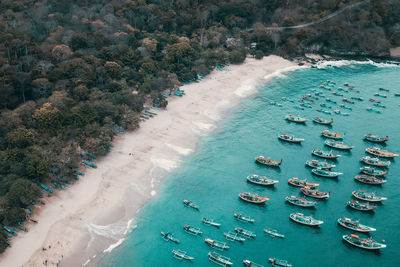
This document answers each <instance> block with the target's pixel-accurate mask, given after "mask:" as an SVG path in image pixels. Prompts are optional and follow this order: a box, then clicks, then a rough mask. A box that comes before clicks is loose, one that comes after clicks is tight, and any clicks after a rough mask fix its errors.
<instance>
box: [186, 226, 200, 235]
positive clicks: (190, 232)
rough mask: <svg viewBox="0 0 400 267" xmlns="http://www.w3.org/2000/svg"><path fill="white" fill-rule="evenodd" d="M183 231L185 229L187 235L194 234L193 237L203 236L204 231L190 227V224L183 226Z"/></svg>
mask: <svg viewBox="0 0 400 267" xmlns="http://www.w3.org/2000/svg"><path fill="white" fill-rule="evenodd" d="M183 229H184V230H185V231H186V232H187V233H189V234H192V235H201V234H202V233H203V232H202V231H200V228H196V227H192V226H190V225H188V224H185V225H184V226H183Z"/></svg>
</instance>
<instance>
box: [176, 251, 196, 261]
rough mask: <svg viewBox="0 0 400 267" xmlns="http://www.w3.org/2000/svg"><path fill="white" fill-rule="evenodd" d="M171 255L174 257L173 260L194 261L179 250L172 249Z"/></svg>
mask: <svg viewBox="0 0 400 267" xmlns="http://www.w3.org/2000/svg"><path fill="white" fill-rule="evenodd" d="M172 254H173V255H174V258H176V259H178V260H188V261H192V260H194V257H192V256H189V255H188V254H187V252H186V251H183V250H180V249H173V250H172Z"/></svg>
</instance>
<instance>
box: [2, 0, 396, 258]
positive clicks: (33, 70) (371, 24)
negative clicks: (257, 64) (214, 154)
mask: <svg viewBox="0 0 400 267" xmlns="http://www.w3.org/2000/svg"><path fill="white" fill-rule="evenodd" d="M353 2H357V0H354V1H350V0H322V1H308V0H287V1H279V0H252V1H242V0H236V1H228V0H220V1H211V0H175V1H174V0H172V1H171V0H169V1H165V0H157V1H155V0H111V1H105V0H96V1H94V0H88V1H77V0H65V1H59V0H3V1H2V4H1V6H0V96H1V97H0V223H1V225H2V226H3V225H6V226H17V225H18V223H19V222H22V221H24V220H25V219H26V218H27V216H29V214H30V212H31V210H30V208H31V206H32V205H33V204H34V203H35V201H37V198H38V197H40V196H42V195H43V194H44V192H43V190H42V187H41V186H42V185H41V184H43V185H49V184H52V183H54V182H56V183H60V179H63V180H64V181H66V182H71V181H74V177H75V170H76V167H77V166H78V165H79V162H80V160H81V157H80V154H82V153H84V152H86V151H87V152H89V153H91V154H93V155H96V156H102V155H104V154H105V153H107V151H109V149H110V145H111V141H112V140H113V137H114V135H115V134H116V131H115V126H116V125H119V126H121V127H123V128H125V129H128V130H132V129H135V128H137V127H139V114H140V112H141V111H142V108H143V105H144V103H145V102H146V101H147V102H150V103H151V104H158V105H159V106H161V107H165V106H166V105H167V102H166V101H165V100H163V99H162V98H161V92H163V91H164V90H171V89H173V88H176V87H177V86H179V85H180V84H181V83H182V82H187V81H192V80H194V79H196V78H197V75H198V74H206V73H208V72H210V70H212V69H213V68H214V67H215V66H216V65H221V64H225V63H233V64H237V63H241V62H243V61H244V60H245V57H246V54H252V55H254V56H255V57H256V58H258V59H260V58H262V57H263V56H265V55H268V54H271V53H275V54H279V55H282V56H285V57H287V56H296V55H303V54H304V53H306V52H315V53H329V54H351V55H373V56H386V55H388V51H389V47H392V46H400V17H399V16H400V15H399V14H400V2H399V1H396V0H371V1H369V2H367V3H365V4H362V5H360V6H359V7H357V8H354V9H349V10H346V11H345V12H343V13H341V14H340V15H338V16H337V17H334V18H332V19H331V20H329V21H326V22H324V23H321V24H317V25H315V26H313V27H307V28H302V29H296V30H288V31H271V30H267V28H266V27H267V26H292V25H297V24H301V23H305V22H309V21H316V20H318V19H320V18H322V17H324V16H326V15H328V14H330V13H332V12H334V11H336V10H338V9H340V8H341V7H343V6H344V5H346V4H348V3H353ZM371 40H374V41H373V42H371ZM6 238H7V233H6V232H5V231H0V251H3V250H4V249H5V248H6V247H7V239H6Z"/></svg>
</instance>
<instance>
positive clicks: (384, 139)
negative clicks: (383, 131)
mask: <svg viewBox="0 0 400 267" xmlns="http://www.w3.org/2000/svg"><path fill="white" fill-rule="evenodd" d="M364 140H367V141H370V142H374V143H384V142H387V141H388V140H389V136H385V137H380V136H379V135H377V134H371V133H369V134H366V135H364Z"/></svg>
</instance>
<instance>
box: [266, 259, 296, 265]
mask: <svg viewBox="0 0 400 267" xmlns="http://www.w3.org/2000/svg"><path fill="white" fill-rule="evenodd" d="M268 261H269V262H270V263H271V264H272V266H279V267H292V266H293V265H292V264H290V263H288V262H287V261H286V260H279V259H276V258H269V259H268Z"/></svg>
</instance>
